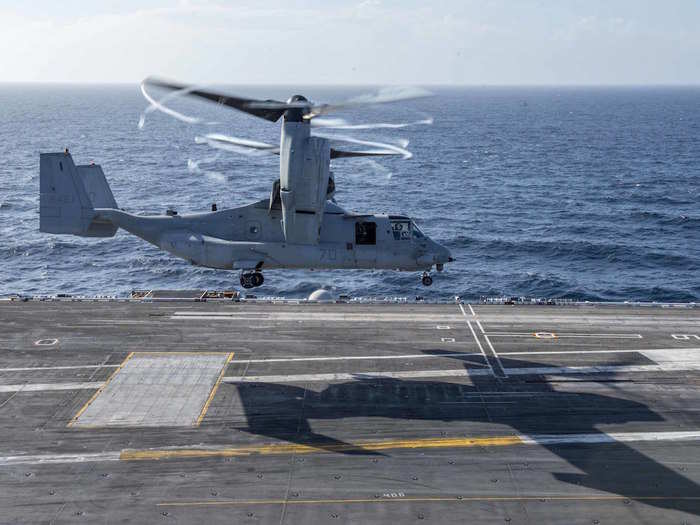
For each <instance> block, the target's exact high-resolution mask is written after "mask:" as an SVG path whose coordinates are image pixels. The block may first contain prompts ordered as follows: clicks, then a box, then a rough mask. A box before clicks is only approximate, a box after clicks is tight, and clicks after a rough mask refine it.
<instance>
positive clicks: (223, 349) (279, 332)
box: [0, 301, 700, 524]
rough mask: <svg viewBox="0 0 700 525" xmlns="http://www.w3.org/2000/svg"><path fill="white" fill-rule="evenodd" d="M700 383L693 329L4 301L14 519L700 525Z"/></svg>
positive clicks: (224, 305)
mask: <svg viewBox="0 0 700 525" xmlns="http://www.w3.org/2000/svg"><path fill="white" fill-rule="evenodd" d="M51 339H56V340H57V341H56V343H55V344H53V345H36V344H35V343H36V342H37V341H39V340H51ZM132 352H134V355H133V356H132V357H131V358H130V359H129V360H128V361H126V363H125V360H126V359H127V357H128V356H129V354H130V353H132ZM154 352H165V353H172V354H170V356H168V354H153V353H154ZM173 352H179V353H173ZM231 352H233V353H234V357H233V359H232V360H231V361H230V363H228V364H226V359H227V357H228V355H227V354H229V353H231ZM149 355H150V356H151V357H149ZM154 355H165V356H166V358H168V357H170V358H171V359H165V361H167V363H165V364H164V363H161V364H160V365H157V366H154V367H152V368H150V369H149V371H148V372H143V369H141V370H139V368H138V367H137V366H135V365H137V364H138V363H139V362H141V363H144V362H145V361H139V360H148V359H152V358H153V356H154ZM178 356H179V357H178ZM132 363H133V365H132ZM122 364H124V366H123V367H121V368H120V365H122ZM132 366H134V368H131V367H132ZM222 370H223V376H222V377H219V376H220V372H221V371H222ZM142 372H143V373H142ZM110 377H111V379H110ZM108 379H109V382H108V383H107V385H106V387H104V389H103V390H101V391H100V390H98V389H100V388H101V387H103V386H104V385H105V382H107V380H108ZM699 379H700V309H697V308H661V307H653V308H652V307H631V306H627V307H625V306H598V305H587V306H584V305H580V306H566V307H559V306H557V307H554V306H496V305H471V306H470V305H467V304H465V305H463V307H462V308H460V306H459V305H456V304H453V305H421V304H401V305H360V304H338V305H312V304H306V305H290V304H264V303H260V304H254V303H253V304H251V303H245V304H244V303H233V302H216V303H214V302H206V303H194V302H169V303H133V302H132V303H127V302H92V301H82V302H27V303H22V302H7V301H3V302H0V522H1V523H15V522H17V523H37V522H44V523H75V522H84V523H96V522H99V523H104V522H107V523H115V522H123V521H131V522H138V523H157V522H163V523H191V522H195V521H197V522H201V523H219V522H221V523H224V522H225V523H275V524H279V523H288V524H296V523H387V522H393V523H440V524H443V523H582V524H583V523H585V524H598V523H599V524H606V523H614V524H620V523H650V524H651V523H654V524H656V523H674V524H681V523H700V485H699V483H700V391H699V386H700V382H699ZM219 380H220V383H218V381H219ZM130 384H131V385H133V388H130V386H129V385H130ZM217 384H218V388H217V389H215V394H214V395H213V397H212V398H211V399H210V400H209V401H210V403H207V398H208V396H209V394H210V393H211V392H212V389H213V388H214V386H215V385H217ZM183 385H190V386H192V385H199V386H197V388H196V389H193V390H191V391H190V390H188V389H187V388H186V387H185V386H183ZM195 390H196V392H195ZM98 392H99V393H98ZM96 393H98V395H97V396H96V397H95V394H96ZM93 398H94V399H93ZM91 399H93V401H92V403H89V404H88V406H87V408H85V409H84V410H83V407H85V405H86V403H88V402H89V401H90V400H91ZM205 405H206V406H205ZM81 410H82V413H81ZM79 413H80V415H79V417H78V418H77V420H76V424H73V425H70V422H71V421H72V420H73V419H74V418H75V417H76V415H78V414H79ZM201 413H204V416H203V419H202V420H201V424H200V425H199V426H197V425H196V422H197V419H198V418H199V416H200V415H201ZM88 421H89V423H88ZM81 422H83V423H84V424H86V425H87V424H89V425H90V426H89V427H81ZM115 423H117V424H118V426H113V425H114V424H115Z"/></svg>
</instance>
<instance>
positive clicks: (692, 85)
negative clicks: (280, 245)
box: [0, 80, 700, 88]
mask: <svg viewBox="0 0 700 525" xmlns="http://www.w3.org/2000/svg"><path fill="white" fill-rule="evenodd" d="M140 83H141V81H135V82H133V81H121V80H120V81H104V82H102V81H66V80H1V81H0V86H4V85H28V84H29V85H55V86H138V85H139V84H140ZM205 85H207V86H256V87H257V86H264V87H275V86H280V87H289V86H308V87H378V86H407V85H414V86H429V87H470V88H577V87H586V88H595V87H598V88H619V87H627V88H650V87H666V88H668V87H677V88H700V82H696V83H680V82H659V83H645V84H644V83H624V82H620V83H613V82H610V83H602V82H601V83H593V82H591V83H574V82H571V83H523V84H510V83H492V84H489V83H443V82H427V83H411V82H401V83H396V82H391V83H359V82H358V83H340V82H338V83H330V82H329V83H316V82H311V83H285V82H258V83H256V82H250V83H244V82H212V83H207V84H205Z"/></svg>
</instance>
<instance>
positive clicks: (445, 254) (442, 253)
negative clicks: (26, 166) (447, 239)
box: [437, 244, 455, 263]
mask: <svg viewBox="0 0 700 525" xmlns="http://www.w3.org/2000/svg"><path fill="white" fill-rule="evenodd" d="M437 248H438V253H437V260H438V262H440V263H446V262H454V260H455V259H454V257H452V253H450V250H448V249H447V248H445V247H444V246H442V245H440V244H438V245H437Z"/></svg>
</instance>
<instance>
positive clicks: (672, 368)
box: [222, 363, 700, 383]
mask: <svg viewBox="0 0 700 525" xmlns="http://www.w3.org/2000/svg"><path fill="white" fill-rule="evenodd" d="M697 371H700V363H665V364H661V365H600V366H541V367H522V368H504V372H505V373H506V374H508V375H517V376H525V375H543V376H559V375H577V374H581V375H588V374H622V373H635V372H640V373H644V372H647V373H649V372H697ZM489 375H492V372H491V370H487V369H485V368H475V369H472V368H468V369H465V368H457V369H452V370H410V371H392V372H376V371H367V372H354V373H347V372H339V373H329V374H298V375H262V376H228V377H224V378H223V380H222V381H223V382H224V383H305V382H330V381H364V380H368V379H417V378H424V377H472V376H489Z"/></svg>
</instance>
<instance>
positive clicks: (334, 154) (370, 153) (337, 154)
mask: <svg viewBox="0 0 700 525" xmlns="http://www.w3.org/2000/svg"><path fill="white" fill-rule="evenodd" d="M392 155H394V156H395V155H401V156H404V154H403V153H399V152H397V151H389V150H381V149H376V150H367V151H343V150H340V149H335V148H331V159H343V158H349V157H387V156H392Z"/></svg>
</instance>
